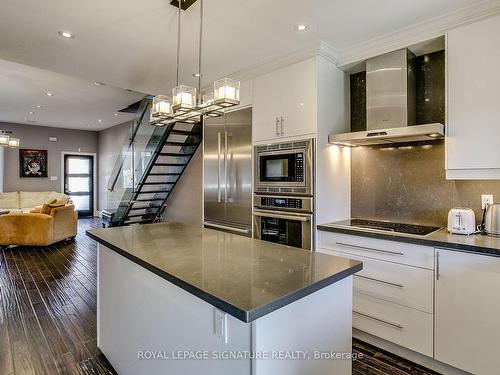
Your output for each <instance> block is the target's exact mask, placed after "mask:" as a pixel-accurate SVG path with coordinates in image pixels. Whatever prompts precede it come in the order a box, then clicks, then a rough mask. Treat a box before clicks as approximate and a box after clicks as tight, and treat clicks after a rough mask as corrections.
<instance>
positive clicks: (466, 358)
mask: <svg viewBox="0 0 500 375" xmlns="http://www.w3.org/2000/svg"><path fill="white" fill-rule="evenodd" d="M435 285H436V295H435V299H436V301H435V308H436V310H435V347H434V350H435V355H434V358H435V359H437V360H439V361H441V362H444V363H447V364H449V365H452V366H454V367H457V368H460V369H463V370H465V371H469V372H471V373H473V374H476V375H492V374H498V373H499V372H500V355H499V348H500V344H499V337H500V294H499V293H498V288H499V287H500V258H496V257H492V256H485V255H476V254H471V253H461V252H457V251H454V250H443V249H436V281H435Z"/></svg>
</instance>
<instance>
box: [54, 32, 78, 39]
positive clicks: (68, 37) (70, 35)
mask: <svg viewBox="0 0 500 375" xmlns="http://www.w3.org/2000/svg"><path fill="white" fill-rule="evenodd" d="M58 34H59V35H60V36H62V37H63V38H67V39H72V38H74V37H75V36H74V35H73V34H72V33H70V32H69V31H59V32H58Z"/></svg>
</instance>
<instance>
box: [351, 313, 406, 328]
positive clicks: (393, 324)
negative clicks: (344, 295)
mask: <svg viewBox="0 0 500 375" xmlns="http://www.w3.org/2000/svg"><path fill="white" fill-rule="evenodd" d="M352 312H353V313H354V314H356V315H359V316H362V317H364V318H368V319H371V320H375V321H377V322H380V323H383V324H386V325H388V326H391V327H393V328H397V329H403V328H404V327H403V326H402V325H401V324H398V323H393V322H389V321H388V320H383V319H380V318H377V317H375V316H373V315H369V314H365V313H362V312H360V311H356V310H352Z"/></svg>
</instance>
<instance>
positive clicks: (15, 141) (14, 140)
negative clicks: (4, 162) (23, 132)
mask: <svg viewBox="0 0 500 375" xmlns="http://www.w3.org/2000/svg"><path fill="white" fill-rule="evenodd" d="M19 145H20V141H19V138H11V139H9V147H12V148H15V147H19Z"/></svg>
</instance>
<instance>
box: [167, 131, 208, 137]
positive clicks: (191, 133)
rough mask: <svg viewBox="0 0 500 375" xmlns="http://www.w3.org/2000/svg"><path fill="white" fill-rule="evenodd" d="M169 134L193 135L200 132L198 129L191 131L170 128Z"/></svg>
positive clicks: (197, 134) (199, 134)
mask: <svg viewBox="0 0 500 375" xmlns="http://www.w3.org/2000/svg"><path fill="white" fill-rule="evenodd" d="M170 134H176V135H195V136H201V132H199V131H192V130H177V129H172V130H171V131H170Z"/></svg>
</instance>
